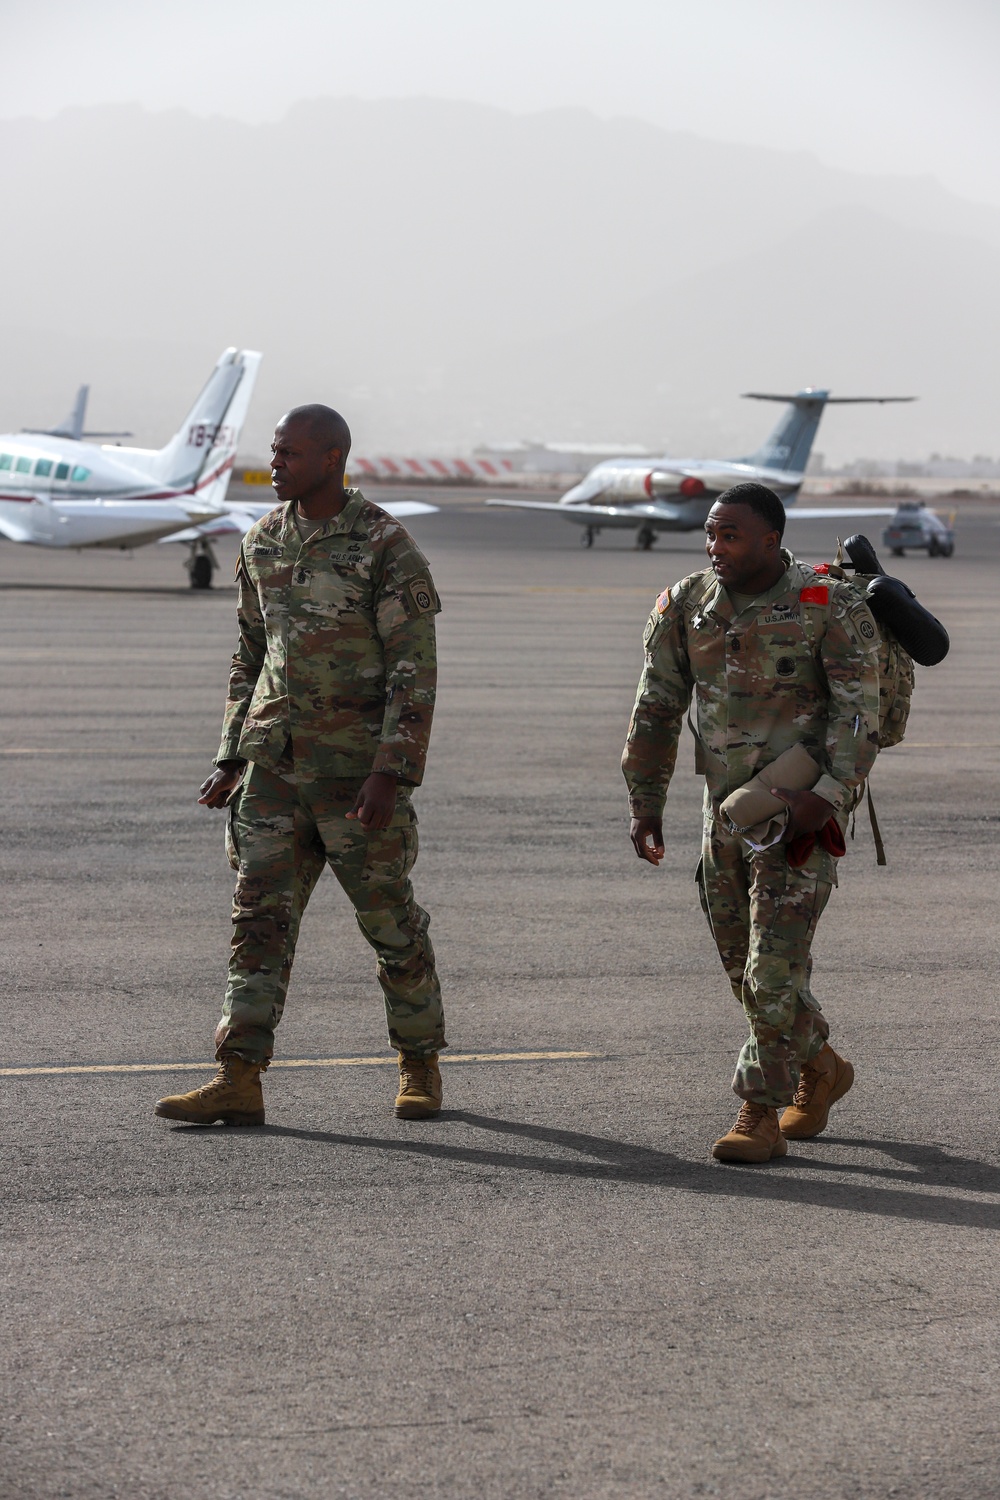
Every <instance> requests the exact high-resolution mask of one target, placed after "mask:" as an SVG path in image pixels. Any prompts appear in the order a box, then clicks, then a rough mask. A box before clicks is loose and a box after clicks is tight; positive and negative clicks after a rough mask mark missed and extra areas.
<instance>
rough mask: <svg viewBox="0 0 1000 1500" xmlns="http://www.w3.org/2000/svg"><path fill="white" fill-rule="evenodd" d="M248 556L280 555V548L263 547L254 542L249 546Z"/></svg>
mask: <svg viewBox="0 0 1000 1500" xmlns="http://www.w3.org/2000/svg"><path fill="white" fill-rule="evenodd" d="M250 556H251V557H280V556H281V548H280V547H263V546H260V545H259V544H257V543H255V544H254V545H253V546H252V547H251V548H250Z"/></svg>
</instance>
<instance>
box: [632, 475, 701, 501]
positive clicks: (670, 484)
mask: <svg viewBox="0 0 1000 1500" xmlns="http://www.w3.org/2000/svg"><path fill="white" fill-rule="evenodd" d="M643 488H644V489H645V491H646V494H647V495H648V496H649V498H650V500H665V499H667V497H668V496H669V497H673V496H676V495H679V496H680V497H681V499H682V500H697V499H698V498H699V496H701V495H704V494H705V492H706V491H705V484H704V481H703V480H701V479H698V478H697V477H696V476H695V475H694V474H672V473H670V471H669V470H666V469H651V470H650V471H649V473H648V474H647V475H646V479H645V483H644V485H643Z"/></svg>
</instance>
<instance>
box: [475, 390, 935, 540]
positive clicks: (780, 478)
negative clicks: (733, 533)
mask: <svg viewBox="0 0 1000 1500" xmlns="http://www.w3.org/2000/svg"><path fill="white" fill-rule="evenodd" d="M746 396H747V399H748V400H751V401H782V402H785V403H787V410H786V411H785V412H783V413H782V415H781V419H780V421H779V422H778V425H777V426H776V427H775V429H774V431H773V432H772V433H771V435H770V437H769V438H768V439H767V441H766V442H765V443H764V444H763V446H762V447H760V448H758V449H757V451H756V453H751V454H750V455H749V457H747V458H737V459H700V458H692V459H672V458H662V459H653V460H650V459H648V458H641V459H639V458H612V459H607V460H606V461H605V462H604V463H599V464H597V465H596V466H595V467H594V468H593V469H591V471H590V473H589V474H588V475H587V476H586V478H585V479H582V480H581V481H580V483H579V484H577V485H574V486H573V488H572V489H571V490H567V491H566V493H565V495H563V496H562V498H561V499H560V500H551V501H549V500H508V499H506V498H505V499H493V500H487V502H486V503H487V505H502V506H507V507H509V508H511V509H517V510H548V511H554V512H555V513H556V514H557V515H561V516H563V517H565V519H566V520H567V521H573V522H575V523H576V525H578V526H582V527H583V532H582V534H581V537H580V541H581V543H582V544H583V546H585V547H592V546H593V545H594V538H595V536H597V535H598V533H599V532H601V531H602V530H603V529H604V528H605V527H606V526H610V527H619V528H634V529H635V530H636V542H637V544H638V546H639V547H640V548H642V549H643V551H648V549H649V548H650V547H652V545H653V543H654V542H655V541H656V535H657V532H660V531H700V530H701V528H702V527H703V526H704V524H705V520H706V518H707V516H708V512H709V510H710V509H711V507H712V504H713V503H714V501H715V500H717V499H718V497H719V495H721V494H722V492H723V490H727V489H729V487H730V486H731V485H734V484H739V483H741V481H745V480H754V481H756V483H758V484H765V485H767V487H768V489H770V490H773V491H774V492H775V494H776V495H779V496H780V497H781V499H782V501H783V502H784V504H785V505H786V506H794V505H795V502H796V500H797V498H798V493H799V490H800V488H801V486H802V482H803V480H804V479H805V469H806V464H807V463H808V461H809V453H810V450H811V448H812V445H813V439H814V437H815V436H816V430H817V428H818V427H819V423H820V418H821V417H822V415H823V410H824V408H825V407H827V406H857V405H869V404H878V405H880V406H881V405H884V404H885V403H886V402H890V401H914V400H916V397H915V396H831V395H830V393H829V391H822V390H814V389H813V388H812V387H811V386H810V387H807V388H806V389H805V390H803V391H799V392H798V393H797V394H796V395H794V396H775V395H770V394H765V393H764V392H762V391H747V392H746ZM792 514H793V515H794V516H799V517H800V518H801V519H802V520H809V521H815V520H819V519H823V518H825V519H831V520H836V519H841V518H843V517H846V516H852V517H853V516H892V515H895V510H894V509H893V508H879V507H874V508H869V509H855V508H850V509H848V508H846V507H841V508H836V507H834V508H827V509H816V508H814V507H811V506H802V507H800V506H795V509H794V511H793V512H792Z"/></svg>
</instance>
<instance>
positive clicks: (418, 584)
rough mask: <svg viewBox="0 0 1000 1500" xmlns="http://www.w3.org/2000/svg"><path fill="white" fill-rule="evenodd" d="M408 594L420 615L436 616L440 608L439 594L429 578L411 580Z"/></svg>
mask: <svg viewBox="0 0 1000 1500" xmlns="http://www.w3.org/2000/svg"><path fill="white" fill-rule="evenodd" d="M406 593H407V595H408V596H409V599H410V602H411V603H412V605H413V608H414V609H415V610H416V612H417V614H418V615H429V614H434V613H435V612H436V611H437V610H438V609H439V608H440V605H439V604H438V598H437V594H436V593H435V592H434V587H433V585H432V584H431V582H430V579H428V578H411V579H410V581H409V583H407V584H406Z"/></svg>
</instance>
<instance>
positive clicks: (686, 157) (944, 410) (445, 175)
mask: <svg viewBox="0 0 1000 1500" xmlns="http://www.w3.org/2000/svg"><path fill="white" fill-rule="evenodd" d="M0 161H2V163H3V172H4V181H5V187H6V190H7V195H8V202H9V204H10V205H11V213H12V216H13V217H12V219H11V221H10V223H9V225H8V230H7V233H6V234H5V236H4V245H3V250H2V252H0V254H2V263H3V267H4V285H5V287H6V288H7V289H8V297H7V299H6V305H7V318H8V319H10V320H11V322H10V323H9V324H8V326H7V327H6V328H5V333H6V337H5V341H4V342H5V346H6V350H7V353H6V355H5V357H4V358H2V359H0V427H10V426H15V425H20V424H21V423H22V422H25V421H39V420H41V419H42V418H44V417H46V416H47V414H48V412H49V411H52V410H56V408H58V411H61V410H62V408H63V407H64V406H65V405H66V401H67V392H69V393H70V394H71V393H72V388H75V385H76V384H77V383H79V382H80V381H83V380H88V381H89V382H90V383H91V384H92V386H93V387H94V406H93V415H94V419H95V420H97V418H98V413H99V412H100V413H102V415H101V420H102V421H107V422H110V423H111V424H112V425H117V424H119V423H121V424H124V425H125V426H128V427H131V428H133V429H134V430H135V431H136V433H137V434H141V436H142V438H143V439H145V440H149V441H152V440H154V439H157V440H158V439H159V438H160V437H161V435H162V433H163V432H164V431H165V430H167V429H169V428H170V427H171V426H172V425H173V423H174V421H175V419H176V417H177V415H178V414H179V412H182V411H183V408H184V406H185V404H186V402H187V399H188V396H189V389H190V384H191V380H192V378H194V379H197V378H198V377H199V375H200V374H201V365H202V364H205V366H206V369H207V364H208V362H210V361H211V360H212V359H213V358H214V356H215V354H216V353H217V352H218V350H219V349H220V348H221V347H222V346H223V345H224V344H226V343H229V342H236V343H239V344H243V345H249V346H253V347H257V348H261V349H263V350H264V353H265V360H264V365H263V367H262V374H261V380H260V385H259V390H258V395H257V397H256V399H255V402H254V407H253V410H252V413H251V422H250V426H249V432H248V442H249V443H250V444H251V445H252V446H253V447H256V448H260V447H262V446H264V445H265V444H266V439H267V434H268V430H269V427H270V425H271V423H272V421H273V418H274V416H275V415H276V414H277V413H278V412H280V410H281V409H282V408H284V407H286V406H288V405H290V404H292V403H293V402H295V401H298V400H305V399H315V398H317V397H319V398H321V399H323V398H325V399H328V400H331V401H337V402H339V403H341V404H342V405H343V407H344V408H345V410H346V412H347V414H348V415H349V416H350V417H351V419H352V421H353V422H354V425H355V427H356V428H357V430H358V437H359V441H362V442H363V443H364V446H365V447H366V448H368V449H379V448H389V447H392V446H395V445H399V444H405V445H406V446H409V447H414V446H432V445H436V444H439V443H440V442H442V441H447V442H449V443H452V444H454V443H456V442H463V441H464V442H471V441H475V440H477V439H481V438H490V437H496V436H499V435H507V436H515V435H519V434H520V433H522V432H524V433H533V434H535V435H542V436H547V437H556V438H560V437H567V438H572V437H583V436H585V435H586V431H587V430H588V429H590V428H591V427H592V425H593V424H594V423H595V422H596V423H597V426H598V427H600V428H601V430H607V424H608V423H610V424H612V425H613V428H614V430H615V431H616V432H620V433H621V434H622V436H623V437H626V436H628V437H631V438H634V439H635V440H637V441H655V440H657V439H659V438H668V439H669V441H670V444H671V447H672V448H676V447H677V446H680V447H685V446H688V445H695V446H697V447H705V448H706V451H708V450H711V451H717V450H718V446H719V442H720V441H721V440H722V439H723V438H724V437H725V435H726V433H727V431H731V434H732V435H731V441H730V443H729V446H731V445H732V443H733V442H740V441H741V440H742V443H743V446H746V440H747V439H748V438H749V437H750V430H749V429H750V428H752V429H753V434H754V435H755V436H756V434H757V433H758V432H759V426H760V418H761V416H762V413H761V411H760V410H759V409H758V410H754V411H750V412H749V413H746V414H745V413H744V412H743V411H742V410H739V408H738V403H735V396H736V394H737V392H738V390H739V389H740V388H742V387H743V386H744V385H745V384H747V383H749V384H752V385H753V386H754V387H757V388H759V387H760V385H761V384H762V383H763V382H765V381H766V380H772V381H778V380H779V379H780V381H781V383H782V384H783V385H784V384H788V383H792V384H793V385H795V386H797V385H801V384H802V383H804V382H805V381H809V380H811V381H813V382H823V383H830V384H833V383H834V381H835V380H836V381H837V382H838V383H839V384H840V385H841V387H842V388H843V386H844V384H845V383H846V384H848V385H850V386H851V387H857V386H858V385H859V384H861V385H865V386H868V385H870V384H871V381H872V380H873V379H878V380H882V379H888V378H890V377H892V378H893V379H894V381H895V383H896V384H897V385H898V384H899V383H900V381H902V382H903V384H905V385H907V386H909V387H912V388H913V389H914V390H915V391H916V392H917V393H918V394H922V395H924V396H925V402H924V403H922V406H923V410H922V412H921V423H920V425H919V426H917V425H911V426H907V425H906V421H907V420H911V419H903V418H902V417H899V416H898V414H897V417H896V418H894V421H893V423H891V424H882V426H881V434H880V435H879V434H878V433H877V432H876V428H878V426H879V424H878V421H877V419H876V420H872V417H871V414H867V415H866V416H864V418H863V419H862V417H861V415H860V414H858V413H851V414H847V413H843V414H840V416H838V429H837V430H838V432H839V433H840V434H841V439H838V440H837V441H836V442H835V443H833V444H828V446H832V447H834V448H835V449H838V450H839V451H841V452H843V453H845V454H848V453H853V452H855V451H859V448H860V451H865V452H869V453H872V454H879V453H883V452H891V453H892V455H893V456H894V455H895V453H896V452H898V451H900V448H899V444H900V442H902V441H904V440H905V442H906V443H907V444H910V445H912V444H915V443H917V444H919V445H920V446H919V448H918V449H915V452H916V453H922V452H924V451H925V446H924V445H923V442H922V434H923V433H924V431H927V432H929V431H931V430H933V431H934V432H935V433H936V434H938V436H937V439H936V441H935V443H934V444H931V445H930V446H937V447H949V446H950V447H953V448H956V449H962V450H963V451H964V449H967V448H968V447H969V445H970V443H971V444H972V445H973V446H975V447H978V448H979V450H980V451H981V450H982V449H983V448H984V446H985V447H986V449H987V451H989V449H990V444H991V434H990V432H989V431H988V430H986V431H984V430H983V428H984V427H987V428H988V426H989V419H988V417H987V415H986V412H985V409H984V392H985V391H986V389H987V388H988V387H989V384H990V381H991V379H992V378H993V377H992V373H991V372H992V361H991V360H990V361H987V360H986V354H985V347H986V337H985V335H986V331H987V330H991V329H993V328H995V318H996V308H997V292H996V290H995V288H996V285H997V282H996V278H995V269H994V263H995V258H996V257H997V256H1000V209H997V208H993V207H991V206H988V205H981V204H974V203H968V202H966V201H964V200H962V199H960V198H957V197H956V196H955V195H953V194H951V193H949V192H948V191H947V190H946V189H944V188H942V187H941V186H940V185H939V184H937V183H935V182H934V181H932V180H931V179H925V178H893V177H878V178H876V177H865V176H860V175H856V174H850V173H846V172H842V171H839V170H836V169H833V168H828V167H825V166H823V165H822V164H821V163H820V162H818V161H817V160H816V159H814V158H812V157H810V156H809V155H807V154H805V153H800V152H793V151H789V152H777V151H771V150H767V149H765V148H760V147H749V146H738V145H734V146H728V145H725V144H720V143H718V142H715V141H707V140H704V139H701V138H699V137H695V136H692V135H685V134H679V133H671V132H668V131H664V130H660V129H657V128H656V127H654V126H651V125H647V124H644V123H642V122H640V121H636V120H628V119H616V120H610V121H602V120H599V119H597V118H596V117H594V116H592V115H590V114H589V113H587V112H586V111H583V110H568V109H562V110H553V111H548V112H544V113H539V114H532V115H512V114H508V113H506V112H504V111H502V110H499V109H493V108H490V107H487V106H479V105H468V104H454V103H444V102H440V101H432V100H403V101H392V100H389V101H380V102H368V101H359V100H350V99H328V100H318V101H312V102H306V103H302V104H299V105H297V106H295V108H293V109H292V110H291V111H290V112H289V113H288V115H287V116H286V117H285V118H284V119H282V120H280V121H278V122H276V123H274V124H265V125H254V126H249V125H244V124H239V123H237V122H234V121H230V120H225V119H219V118H213V119H207V120H206V119H198V118H196V117H194V116H192V115H188V114H186V113H184V112H183V111H178V110H174V111H167V112H163V113H155V114H154V113H150V112H147V111H144V110H142V109H140V108H138V107H137V106H136V107H132V106H108V107H104V108H95V109H75V110H70V111H67V112H66V113H64V114H62V115H60V116H58V117H57V118H56V119H55V120H51V121H16V122H10V121H6V122H0ZM15 231H16V232H15ZM866 258H867V260H866ZM785 259H787V260H788V262H789V263H788V265H787V267H785V269H784V270H782V266H781V263H782V261H783V260H785ZM866 263H867V264H868V266H869V268H870V270H869V274H868V275H866V273H865V266H866ZM810 266H812V267H813V270H812V271H810ZM918 267H919V268H920V270H919V272H918ZM810 276H812V283H810ZM928 278H931V279H930V280H928ZM11 288H15V289H16V295H15V296H11V295H10V289H11ZM793 291H794V295H793ZM763 304H766V306H767V309H768V311H767V315H766V316H762V314H761V307H762V305H763ZM952 309H954V310H955V311H956V312H960V316H959V318H958V319H957V320H956V319H955V318H953V317H952ZM723 310H724V313H723ZM15 324H16V327H17V328H19V329H20V330H22V332H21V334H20V335H19V334H17V333H16V332H15V327H14V325H15ZM925 326H926V329H927V339H926V340H922V339H921V337H920V331H921V329H922V328H923V327H925ZM876 328H877V329H878V340H877V346H876V341H875V339H874V331H875V329H876ZM42 330H44V331H47V334H46V336H45V337H44V338H43V337H41V334H40V333H39V332H38V331H42ZM60 340H64V341H65V342H66V347H67V356H68V354H69V351H70V350H71V349H72V350H74V351H76V350H78V351H80V352H79V354H74V357H75V358H79V359H82V360H83V361H84V362H85V363H86V366H87V367H86V368H80V366H79V365H78V364H73V366H72V368H70V367H69V364H70V361H69V360H68V359H67V363H66V364H62V363H61V361H60V356H59V352H58V351H59V346H60ZM33 341H34V342H36V343H38V345H39V347H38V351H37V353H38V356H39V357H41V356H42V346H43V345H44V347H45V351H46V352H45V354H44V363H45V367H44V368H39V369H35V368H34V367H33V364H34V356H33V353H32V345H33ZM935 341H936V351H937V352H935V348H931V347H930V346H931V344H932V343H935ZM153 348H160V349H161V350H164V351H165V354H164V358H163V359H162V361H161V360H158V359H157V358H156V357H154V356H151V355H150V354H149V352H148V351H149V350H150V349H153ZM123 349H132V350H133V351H134V358H133V361H132V364H133V368H132V369H131V371H130V374H129V376H128V378H127V379H126V380H124V381H123V380H122V378H121V375H120V373H116V372H115V371H113V370H112V364H113V362H114V361H117V362H118V364H119V365H120V363H121V360H122V357H123V355H122V350H123ZM140 350H145V351H146V352H145V353H140ZM182 350H183V351H187V350H190V351H191V354H190V358H191V359H192V361H194V360H195V351H196V350H197V351H201V354H200V359H199V360H198V361H197V362H196V363H195V366H194V368H193V369H189V370H187V371H186V373H185V374H184V376H183V378H182V375H181V371H180V368H179V366H180V365H184V364H185V362H186V360H187V359H188V357H189V356H188V354H187V353H186V352H185V353H184V354H183V356H182V353H181V351H182ZM852 350H853V351H854V352H853V355H852ZM904 350H905V351H906V356H905V358H904V357H903V351H904ZM887 351H895V357H894V358H889V357H888V356H887ZM15 355H16V360H15V358H14V356H15ZM14 364H16V366H17V368H12V366H13V365H14ZM542 372H544V379H543V378H541V377H542ZM112 390H120V392H121V394H120V395H119V396H118V397H117V398H116V399H117V400H119V401H120V402H121V403H122V404H121V405H120V406H118V407H116V409H115V410H114V411H112V410H109V409H108V407H107V406H106V405H105V400H106V397H105V392H109V393H110V392H111V391H112ZM846 393H847V394H851V393H853V392H851V391H848V392H846ZM861 393H862V394H864V393H865V392H864V391H862V392H861ZM878 393H879V392H878V391H876V392H875V394H878ZM939 396H940V401H939V410H937V412H936V414H935V412H934V411H933V410H932V408H931V407H930V406H929V405H928V404H927V403H928V402H929V401H932V400H934V401H937V400H938V398H939ZM29 401H30V408H31V409H30V411H28V410H27V409H26V403H29ZM40 403H41V405H42V406H43V407H44V408H45V409H43V410H40V409H39V405H40ZM731 407H732V410H733V411H736V412H737V413H738V414H737V415H735V416H732V415H730V408H731ZM713 410H714V412H715V415H714V416H713V414H712V413H713ZM914 410H916V409H914ZM58 411H57V412H56V415H58ZM602 413H606V414H607V415H606V418H604V419H603V420H598V418H599V417H600V416H601V414H602ZM912 421H913V422H914V423H915V422H916V419H915V418H913V419H912ZM900 424H902V425H900ZM972 432H975V434H976V436H975V437H970V436H969V434H970V433H972ZM743 433H746V438H743V439H741V434H743ZM869 433H870V434H871V438H872V441H871V442H870V443H867V442H865V441H864V440H865V439H866V438H867V436H868V434H869ZM826 438H827V434H826V431H825V430H824V432H823V433H822V435H821V443H820V446H823V443H824V442H825V441H826ZM882 438H884V439H885V441H886V442H888V443H889V448H888V449H886V448H885V447H884V446H883V445H882V441H881V440H882ZM713 439H716V441H713ZM706 445H707V446H706ZM992 446H993V447H997V446H1000V444H998V443H993V444H992Z"/></svg>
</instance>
